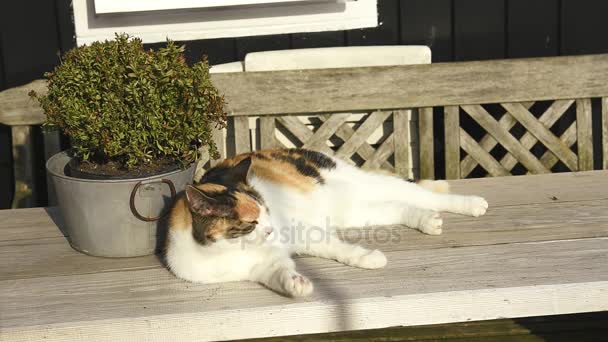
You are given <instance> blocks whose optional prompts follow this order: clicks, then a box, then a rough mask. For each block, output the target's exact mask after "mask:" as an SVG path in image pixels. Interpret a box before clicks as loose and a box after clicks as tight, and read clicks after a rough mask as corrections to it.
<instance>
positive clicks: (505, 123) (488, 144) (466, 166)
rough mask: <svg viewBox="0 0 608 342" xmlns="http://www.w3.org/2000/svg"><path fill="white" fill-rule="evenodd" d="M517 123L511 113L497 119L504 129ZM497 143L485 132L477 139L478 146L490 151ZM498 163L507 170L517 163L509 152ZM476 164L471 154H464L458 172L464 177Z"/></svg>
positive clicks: (527, 106)
mask: <svg viewBox="0 0 608 342" xmlns="http://www.w3.org/2000/svg"><path fill="white" fill-rule="evenodd" d="M522 104H523V106H524V107H526V109H528V108H530V107H532V105H533V104H534V102H523V103H522ZM516 123H517V121H516V120H515V119H514V118H513V117H512V116H511V115H503V116H502V117H501V118H500V119H499V120H498V124H499V125H500V126H501V127H503V128H504V129H505V130H507V131H508V130H510V129H511V128H512V127H513V126H515V124H516ZM532 138H534V136H532ZM496 145H498V141H496V139H494V138H493V137H492V135H491V134H486V135H484V136H483V138H481V140H480V141H479V146H481V148H483V149H484V150H486V151H488V152H490V151H492V149H493V148H494V147H495V146H496ZM512 161H513V165H511V166H509V164H510V163H511V162H512ZM500 163H501V164H502V165H503V166H504V167H505V169H507V170H511V169H512V168H513V166H515V164H517V159H515V158H513V156H512V155H511V154H509V153H507V154H506V155H505V156H504V157H503V158H502V159H501V160H500ZM476 166H477V161H476V160H475V159H473V157H471V156H468V155H467V156H465V157H464V159H463V160H462V162H461V163H460V172H461V177H462V175H464V177H462V178H465V177H466V176H467V175H468V174H469V173H471V171H473V169H474V168H475V167H476Z"/></svg>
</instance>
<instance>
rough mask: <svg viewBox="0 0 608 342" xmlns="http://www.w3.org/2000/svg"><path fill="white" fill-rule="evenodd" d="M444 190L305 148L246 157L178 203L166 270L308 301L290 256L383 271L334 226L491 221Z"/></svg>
mask: <svg viewBox="0 0 608 342" xmlns="http://www.w3.org/2000/svg"><path fill="white" fill-rule="evenodd" d="M447 187H448V186H447V183H446V182H445V181H422V182H419V183H418V184H416V183H413V182H409V181H406V180H403V179H401V178H399V177H397V176H395V175H390V174H383V173H379V172H372V171H365V170H362V169H359V168H357V167H355V166H352V165H350V164H348V163H347V162H345V161H342V160H339V159H337V158H333V157H330V156H327V155H325V154H323V153H320V152H315V151H310V150H305V149H289V150H262V151H257V152H252V153H246V154H241V155H238V156H236V157H234V158H231V159H226V160H224V161H223V162H222V163H220V164H218V165H217V166H215V167H213V168H211V169H210V170H208V171H207V172H206V173H205V174H204V175H203V177H202V178H201V180H200V182H199V184H197V185H194V186H188V187H187V189H186V191H185V193H184V194H183V195H182V196H181V197H180V198H178V199H177V201H176V202H175V204H174V206H173V208H172V210H171V214H170V220H169V233H168V236H167V244H166V248H165V251H166V254H165V257H166V262H167V265H168V267H169V268H170V270H171V271H172V272H173V273H174V274H175V275H176V276H178V277H180V278H183V279H186V280H189V281H193V282H200V283H216V282H227V281H240V280H249V281H255V282H259V283H262V284H263V285H265V286H267V287H269V288H271V289H273V290H275V291H277V292H280V293H282V294H285V295H288V296H294V297H297V296H307V295H309V294H311V293H312V291H313V284H312V283H311V281H310V280H309V279H308V278H306V277H305V276H303V275H301V274H299V273H298V272H297V271H296V269H295V264H294V261H293V260H292V259H291V255H292V254H306V255H312V256H317V257H321V258H327V259H333V260H336V261H338V262H341V263H344V264H346V265H350V266H354V267H361V268H367V269H375V268H382V267H384V266H385V265H386V263H387V260H386V257H385V256H384V254H383V253H382V252H380V251H379V250H369V249H366V248H363V247H361V246H358V245H354V244H350V243H347V242H344V241H342V240H340V239H339V238H338V237H337V236H336V231H335V228H336V227H363V226H369V225H389V224H405V225H406V226H409V227H411V228H416V229H418V230H420V231H421V232H423V233H426V234H431V235H438V234H441V229H442V223H443V222H442V219H441V217H440V216H439V212H440V211H447V212H452V213H458V214H464V215H470V216H480V215H483V214H485V212H486V210H487V208H488V203H487V202H486V201H485V200H484V199H483V198H481V197H477V196H461V195H452V194H448V193H447V192H448V191H447V190H448V189H447Z"/></svg>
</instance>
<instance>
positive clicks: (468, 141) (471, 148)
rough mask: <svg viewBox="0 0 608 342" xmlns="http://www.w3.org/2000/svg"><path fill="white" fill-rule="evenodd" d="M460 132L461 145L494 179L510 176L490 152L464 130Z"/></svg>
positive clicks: (460, 129)
mask: <svg viewBox="0 0 608 342" xmlns="http://www.w3.org/2000/svg"><path fill="white" fill-rule="evenodd" d="M459 131H460V145H461V146H462V149H463V150H465V152H467V153H468V154H469V155H470V156H471V157H472V158H473V159H475V160H477V162H478V163H479V165H481V166H482V167H483V168H484V169H486V171H488V172H489V173H490V175H492V176H494V177H498V176H510V175H511V173H510V172H509V170H507V169H505V168H504V167H503V166H502V165H500V163H499V162H497V161H496V159H494V158H493V157H492V156H491V155H490V154H489V153H488V152H486V151H485V150H484V149H483V148H481V147H480V146H479V145H478V144H477V142H476V141H475V139H473V138H472V137H471V136H470V135H469V134H468V133H467V132H466V131H465V130H464V129H462V128H459Z"/></svg>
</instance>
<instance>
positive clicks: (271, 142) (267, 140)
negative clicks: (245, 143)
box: [260, 116, 278, 149]
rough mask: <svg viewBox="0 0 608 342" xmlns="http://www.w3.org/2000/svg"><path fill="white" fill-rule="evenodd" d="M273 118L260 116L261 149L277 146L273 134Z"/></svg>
mask: <svg viewBox="0 0 608 342" xmlns="http://www.w3.org/2000/svg"><path fill="white" fill-rule="evenodd" d="M276 128H277V127H276V124H275V118H274V117H271V116H263V117H261V118H260V145H261V146H260V147H261V148H262V149H272V148H276V147H278V144H277V139H276V136H275V130H276Z"/></svg>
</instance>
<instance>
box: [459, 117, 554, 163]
mask: <svg viewBox="0 0 608 342" xmlns="http://www.w3.org/2000/svg"><path fill="white" fill-rule="evenodd" d="M462 108H463V109H464V110H465V111H466V112H467V113H469V115H471V117H472V118H473V119H475V121H477V123H479V125H481V127H483V128H484V129H485V130H486V131H487V132H488V133H490V134H491V135H492V136H493V137H494V139H496V140H497V141H498V142H499V143H500V144H501V145H502V146H503V147H504V148H505V149H506V150H507V151H509V152H510V153H512V154H513V155H514V156H515V157H516V158H517V159H518V160H519V161H520V162H521V163H522V164H523V165H524V166H525V167H526V168H527V169H528V170H530V171H532V172H534V173H547V172H549V170H547V168H545V167H544V166H543V164H541V163H540V161H538V159H536V157H535V156H534V155H533V154H532V153H530V151H528V150H527V149H525V148H524V147H523V146H522V145H521V144H520V143H519V141H518V140H517V139H515V138H514V137H513V136H512V135H511V133H509V132H508V131H506V130H505V129H504V128H502V127H500V125H499V124H498V122H496V120H494V118H492V116H491V115H490V114H489V113H488V112H487V111H486V110H485V109H484V108H483V107H481V106H479V105H466V106H462Z"/></svg>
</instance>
